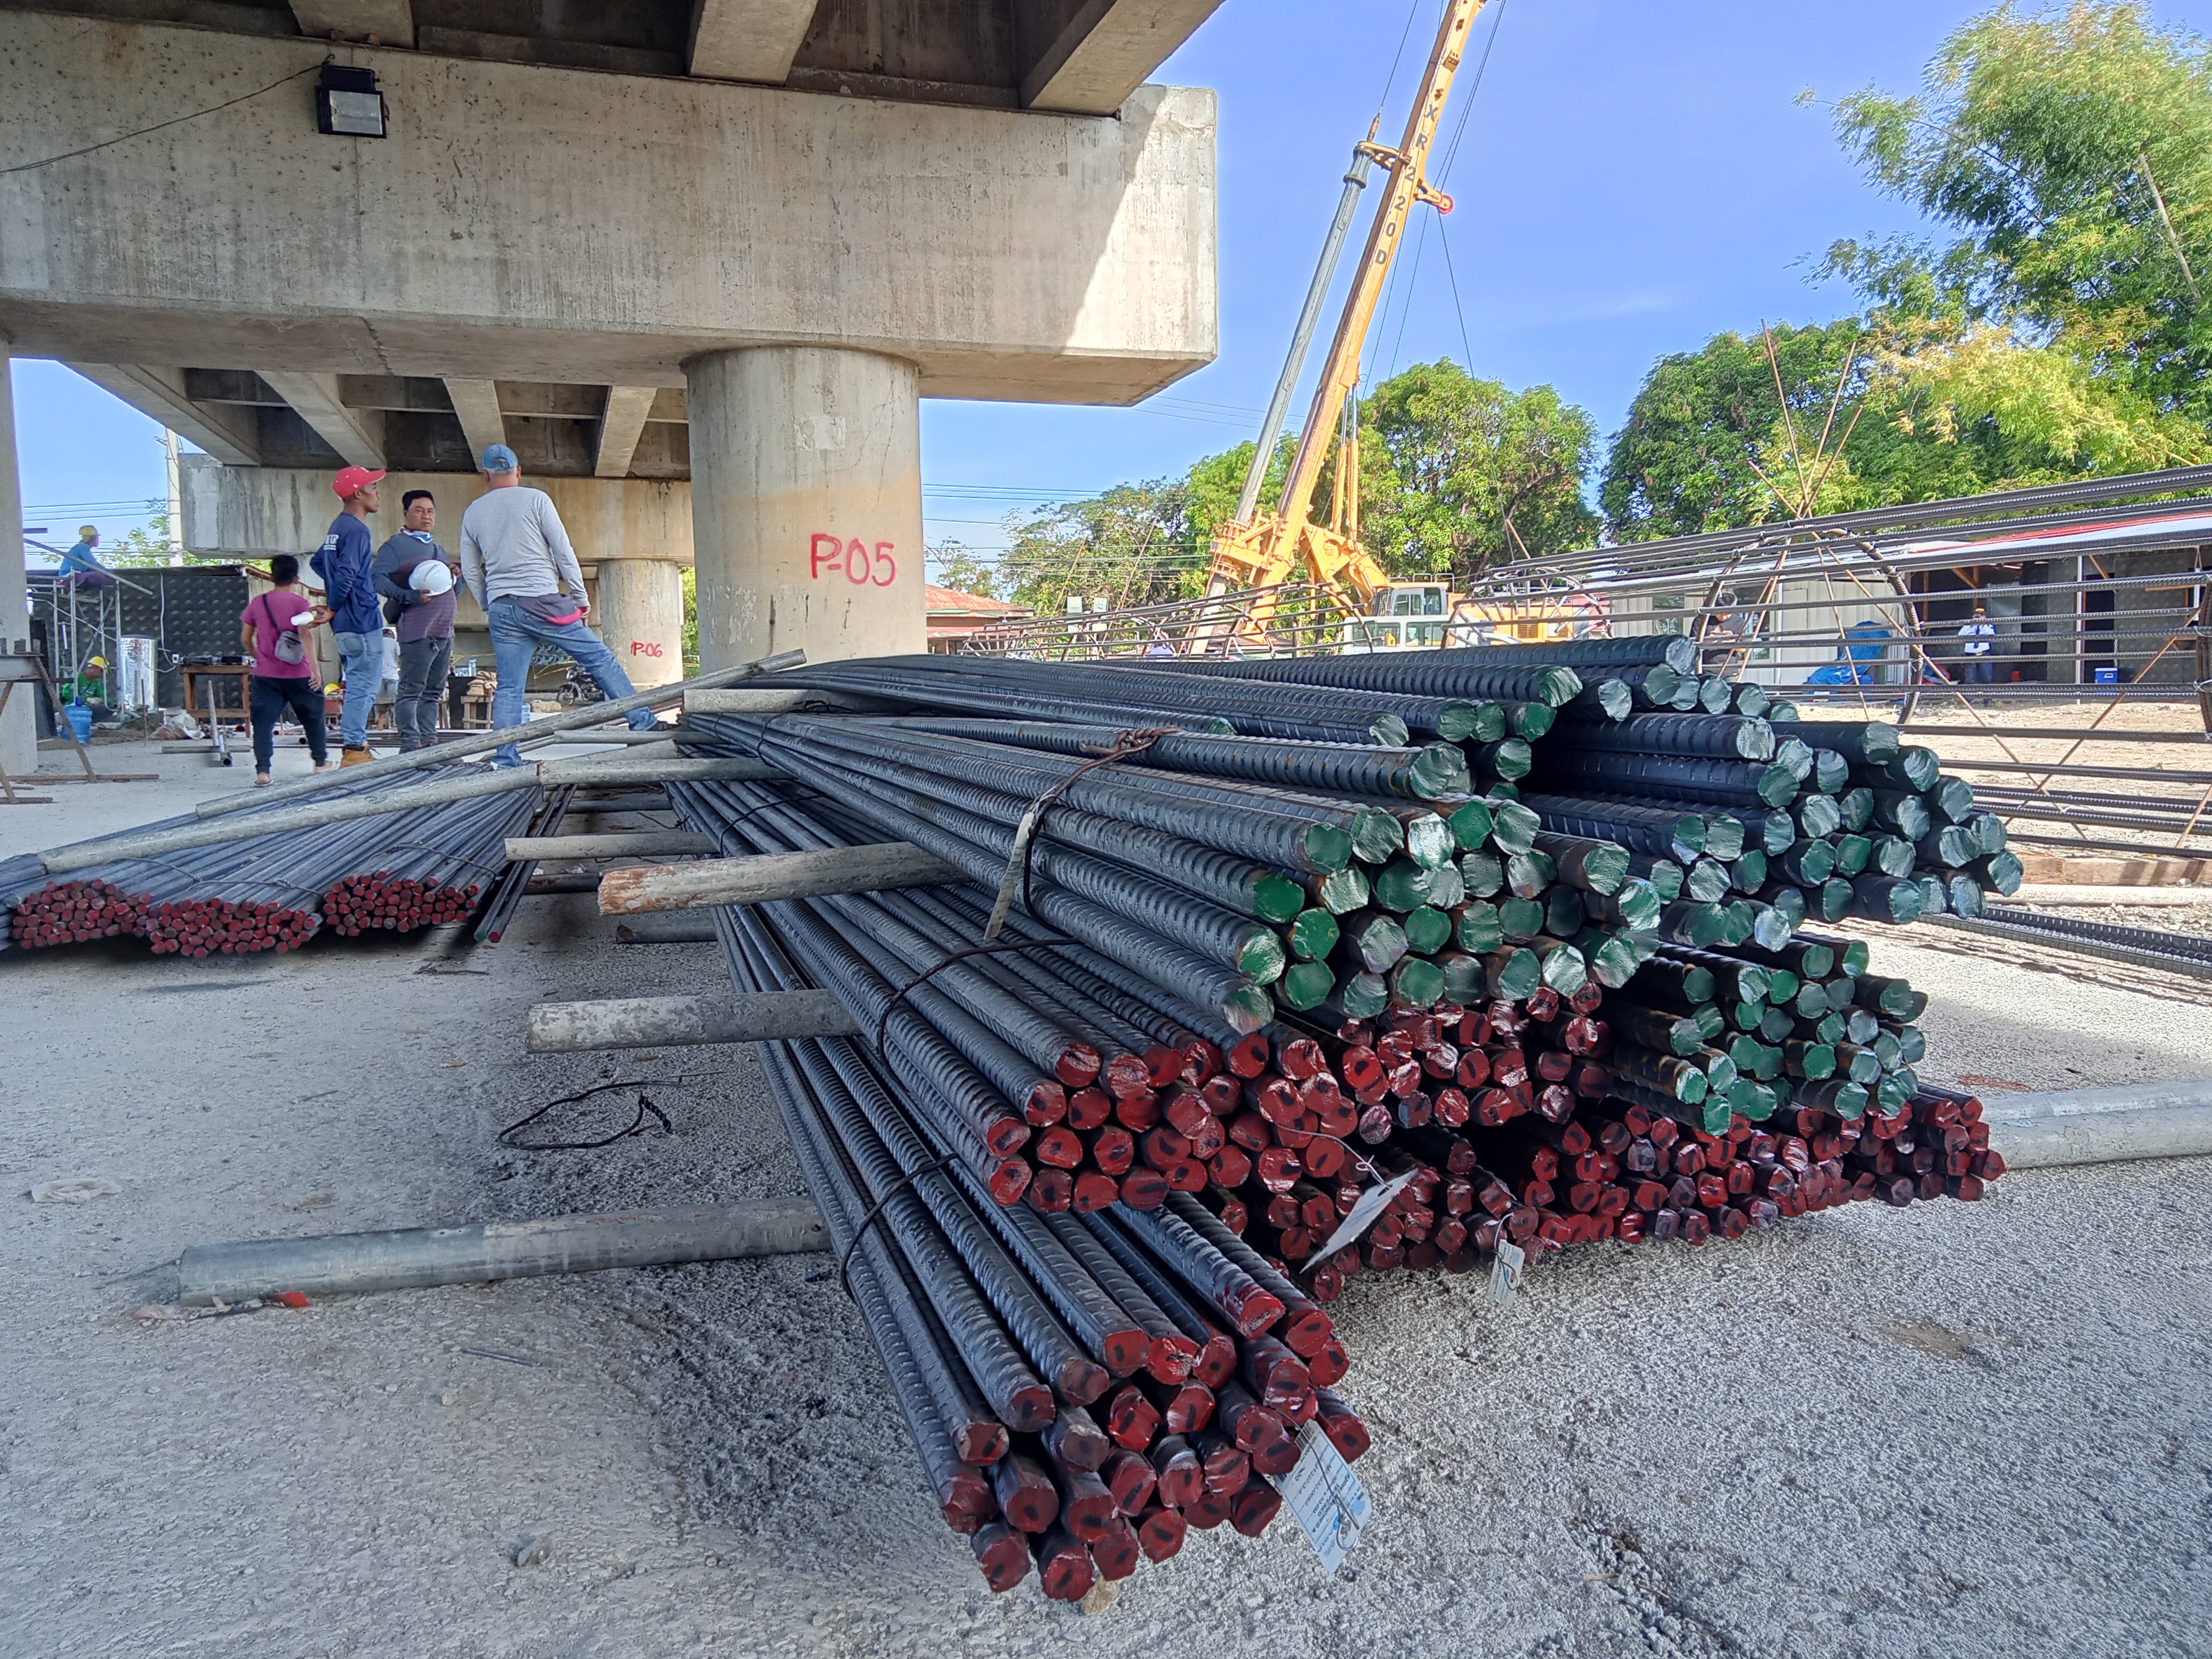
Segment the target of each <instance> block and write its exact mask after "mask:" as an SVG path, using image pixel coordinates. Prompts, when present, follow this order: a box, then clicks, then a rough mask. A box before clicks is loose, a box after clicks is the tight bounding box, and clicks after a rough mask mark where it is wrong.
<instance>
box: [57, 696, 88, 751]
mask: <svg viewBox="0 0 2212 1659" xmlns="http://www.w3.org/2000/svg"><path fill="white" fill-rule="evenodd" d="M62 714H64V716H65V717H66V718H67V719H68V720H69V723H70V731H72V732H76V740H77V741H78V742H79V743H90V742H91V741H92V710H91V709H90V708H88V707H87V706H86V705H84V704H83V703H81V702H73V703H70V704H67V705H65V706H64V708H63V709H62Z"/></svg>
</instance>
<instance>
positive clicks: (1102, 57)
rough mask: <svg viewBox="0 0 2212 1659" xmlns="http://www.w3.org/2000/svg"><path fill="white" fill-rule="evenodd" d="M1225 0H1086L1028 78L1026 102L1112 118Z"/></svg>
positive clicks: (1034, 106) (1041, 107) (1024, 90)
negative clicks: (1147, 78) (1146, 79)
mask: <svg viewBox="0 0 2212 1659" xmlns="http://www.w3.org/2000/svg"><path fill="white" fill-rule="evenodd" d="M1220 4H1221V0H1083V3H1081V4H1079V5H1078V6H1077V8H1076V9H1075V13H1074V15H1073V16H1071V17H1070V18H1069V19H1068V20H1067V21H1066V25H1065V26H1064V27H1062V28H1061V29H1060V33H1059V34H1058V35H1057V36H1056V37H1055V38H1054V40H1052V41H1051V42H1050V43H1049V44H1048V45H1046V46H1045V47H1044V49H1043V51H1042V52H1041V53H1040V54H1039V55H1038V57H1037V58H1036V62H1035V63H1034V64H1031V65H1030V69H1029V70H1028V72H1027V73H1025V74H1024V76H1022V87H1021V99H1022V103H1023V105H1024V107H1026V108H1030V109H1036V110H1053V111H1056V112H1061V113H1065V114H1068V115H1111V114H1113V113H1114V112H1115V111H1116V110H1118V109H1120V108H1121V106H1122V105H1123V104H1125V103H1126V102H1127V101H1128V99H1129V96H1130V94H1133V92H1135V91H1136V89H1137V88H1139V86H1141V85H1143V84H1144V82H1145V78H1146V76H1149V75H1150V74H1152V71H1153V70H1156V69H1158V67H1159V66H1160V65H1161V64H1164V63H1165V62H1166V61H1167V58H1168V56H1169V54H1170V53H1171V52H1174V51H1175V49H1176V47H1177V46H1181V45H1182V43H1183V42H1184V41H1185V40H1188V39H1189V38H1190V36H1191V34H1192V33H1194V31H1195V30H1196V29H1197V27H1198V26H1199V25H1200V23H1203V22H1204V21H1206V19H1207V18H1209V17H1211V16H1212V15H1213V14H1214V12H1215V10H1216V9H1218V7H1219V6H1220Z"/></svg>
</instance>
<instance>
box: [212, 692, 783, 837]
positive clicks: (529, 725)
mask: <svg viewBox="0 0 2212 1659" xmlns="http://www.w3.org/2000/svg"><path fill="white" fill-rule="evenodd" d="M805 659H806V653H805V652H803V651H783V652H778V653H775V655H773V656H769V657H763V658H760V659H757V660H755V661H752V662H747V663H739V664H738V665H736V666H734V667H731V668H718V669H714V670H711V671H708V672H707V673H704V674H696V675H694V676H692V678H690V679H684V680H674V681H671V682H670V683H669V684H666V685H656V686H653V687H652V688H651V689H649V690H644V691H640V692H637V693H635V695H633V696H628V697H617V698H613V699H611V700H609V701H607V702H595V703H590V704H587V705H586V706H585V707H584V708H572V709H568V710H565V711H564V712H562V713H561V714H547V715H545V716H544V717H542V718H540V719H538V720H526V721H525V722H524V723H523V724H522V725H520V726H508V727H506V728H504V729H503V730H500V731H495V732H468V733H466V734H465V735H464V736H459V737H456V738H452V739H450V740H448V741H446V742H442V743H440V744H435V745H434V746H433V747H431V748H428V749H417V750H410V751H409V752H408V753H406V754H403V755H388V756H386V757H385V758H383V759H382V760H374V761H370V762H368V763H367V764H365V765H362V766H356V767H349V768H347V769H345V770H344V771H342V772H334V773H326V774H323V775H316V776H310V777H306V778H300V779H295V781H292V782H290V783H283V784H277V785H276V786H274V787H271V788H269V789H266V790H255V791H249V792H247V793H242V794H235V795H219V796H217V797H216V798H215V799H212V800H204V801H202V802H200V803H199V805H197V806H196V807H195V808H194V809H193V812H194V816H196V817H203V818H211V817H222V816H223V815H224V814H226V813H230V812H244V811H261V810H263V809H264V807H266V806H269V805H273V804H277V803H282V802H284V801H289V800H296V799H299V798H300V797H301V796H304V795H311V794H317V793H321V792H322V791H323V790H325V789H326V788H329V787H332V786H333V784H334V783H335V782H336V781H338V780H341V779H344V780H350V781H354V782H366V781H374V780H377V779H380V778H385V777H388V776H390V775H392V774H394V773H398V772H409V771H414V770H416V769H420V768H422V767H425V766H442V765H445V764H447V763H450V762H452V761H455V760H459V759H460V758H462V757H465V756H468V755H478V754H483V753H485V752H487V751H488V750H494V749H500V748H503V747H505V746H506V745H507V744H518V745H519V744H525V743H538V742H546V741H550V740H552V739H553V738H557V737H559V736H561V735H562V733H563V732H574V731H579V730H581V729H583V728H585V727H588V726H600V725H605V723H606V722H608V721H610V720H613V719H615V718H616V717H617V716H618V715H623V714H630V713H632V712H634V711H637V710H641V709H647V708H663V707H665V706H666V705H668V704H670V703H681V702H683V700H684V693H686V692H687V691H692V690H707V689H708V688H709V687H713V686H720V685H730V684H735V683H736V682H738V681H739V680H744V679H750V678H754V677H756V676H757V675H762V674H769V673H774V672H775V671H778V670H780V669H786V668H793V667H796V666H798V665H799V664H801V663H803V662H805Z"/></svg>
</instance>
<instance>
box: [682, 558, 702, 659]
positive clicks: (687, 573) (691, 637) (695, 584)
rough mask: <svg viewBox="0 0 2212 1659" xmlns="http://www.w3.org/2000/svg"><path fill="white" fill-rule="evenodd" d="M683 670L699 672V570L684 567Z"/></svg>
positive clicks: (692, 567) (688, 566)
mask: <svg viewBox="0 0 2212 1659" xmlns="http://www.w3.org/2000/svg"><path fill="white" fill-rule="evenodd" d="M698 671H699V572H698V570H697V569H696V568H695V567H694V566H691V565H688V564H687V565H685V566H684V673H685V674H687V675H690V674H696V673H697V672H698Z"/></svg>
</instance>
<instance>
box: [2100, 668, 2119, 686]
mask: <svg viewBox="0 0 2212 1659" xmlns="http://www.w3.org/2000/svg"><path fill="white" fill-rule="evenodd" d="M2096 673H2097V684H2100V685H2118V684H2119V683H2120V671H2119V670H2118V669H2117V668H2100V669H2098V670H2097V671H2096Z"/></svg>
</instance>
